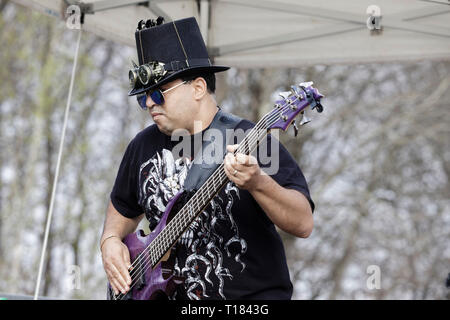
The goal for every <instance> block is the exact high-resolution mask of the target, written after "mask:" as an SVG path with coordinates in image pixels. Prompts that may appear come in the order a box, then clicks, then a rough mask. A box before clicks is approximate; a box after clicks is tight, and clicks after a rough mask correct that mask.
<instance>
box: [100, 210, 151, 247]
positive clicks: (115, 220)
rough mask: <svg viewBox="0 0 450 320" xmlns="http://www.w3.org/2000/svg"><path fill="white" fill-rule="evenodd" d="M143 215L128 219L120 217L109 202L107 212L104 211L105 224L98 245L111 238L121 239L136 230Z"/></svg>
mask: <svg viewBox="0 0 450 320" xmlns="http://www.w3.org/2000/svg"><path fill="white" fill-rule="evenodd" d="M142 217H143V215H140V216H138V217H136V218H133V219H130V218H126V217H124V216H123V215H121V214H120V213H119V212H118V211H117V210H116V209H115V208H114V206H113V204H112V203H111V202H109V206H108V210H107V211H106V218H105V224H104V228H103V234H102V237H101V240H100V243H103V241H104V240H105V239H106V238H108V237H111V236H115V237H118V238H120V239H123V238H124V237H125V236H127V235H128V234H130V233H131V232H133V231H134V230H136V227H137V226H138V224H139V222H140V221H141V219H142Z"/></svg>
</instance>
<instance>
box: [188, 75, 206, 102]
mask: <svg viewBox="0 0 450 320" xmlns="http://www.w3.org/2000/svg"><path fill="white" fill-rule="evenodd" d="M192 86H193V88H194V99H196V100H200V99H202V98H203V97H204V96H205V95H206V94H207V93H208V86H207V84H206V81H205V79H203V78H202V77H197V78H195V79H194V80H192Z"/></svg>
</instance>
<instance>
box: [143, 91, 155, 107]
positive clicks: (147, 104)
mask: <svg viewBox="0 0 450 320" xmlns="http://www.w3.org/2000/svg"><path fill="white" fill-rule="evenodd" d="M154 105H156V103H155V102H154V101H153V100H152V98H151V97H150V95H149V94H148V95H147V99H146V100H145V106H146V107H147V108H148V109H151V108H152V107H153V106H154Z"/></svg>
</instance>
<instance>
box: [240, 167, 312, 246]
mask: <svg viewBox="0 0 450 320" xmlns="http://www.w3.org/2000/svg"><path fill="white" fill-rule="evenodd" d="M259 180H260V181H259V182H258V183H257V187H256V188H254V189H252V190H249V191H250V193H251V194H252V196H253V197H254V198H255V200H256V201H257V202H258V204H259V205H260V206H261V208H262V209H263V210H264V212H265V213H266V214H267V216H268V217H269V219H270V220H272V222H273V223H274V224H275V225H277V226H278V227H279V228H280V229H282V230H284V231H286V232H288V233H290V234H293V235H295V236H297V237H302V238H306V237H308V236H309V235H310V234H311V232H312V229H313V224H314V222H313V217H312V212H311V206H310V204H309V202H308V200H307V199H306V197H305V196H304V195H303V194H302V193H300V192H298V191H297V190H293V189H286V188H283V187H281V186H280V185H279V184H278V183H277V182H276V181H275V180H273V179H272V178H271V177H270V176H268V175H266V174H261V175H260V176H259Z"/></svg>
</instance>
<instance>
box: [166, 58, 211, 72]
mask: <svg viewBox="0 0 450 320" xmlns="http://www.w3.org/2000/svg"><path fill="white" fill-rule="evenodd" d="M210 66H211V61H210V60H209V59H208V58H205V59H188V60H185V61H171V62H169V63H166V64H164V70H166V71H168V72H174V71H180V70H184V69H187V68H195V67H210Z"/></svg>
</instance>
